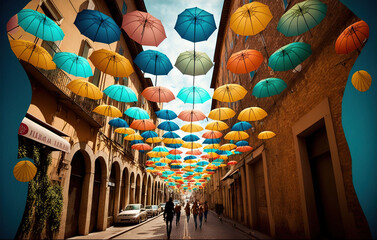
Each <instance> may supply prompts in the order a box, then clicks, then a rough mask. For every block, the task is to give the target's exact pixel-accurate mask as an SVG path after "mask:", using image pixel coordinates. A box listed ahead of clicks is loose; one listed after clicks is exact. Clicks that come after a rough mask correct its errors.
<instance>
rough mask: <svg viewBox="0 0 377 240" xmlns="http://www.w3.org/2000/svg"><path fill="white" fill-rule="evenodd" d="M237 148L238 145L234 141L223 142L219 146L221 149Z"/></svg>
mask: <svg viewBox="0 0 377 240" xmlns="http://www.w3.org/2000/svg"><path fill="white" fill-rule="evenodd" d="M235 148H237V145H235V144H232V143H227V144H223V145H221V146H220V147H219V150H222V151H230V150H233V149H235Z"/></svg>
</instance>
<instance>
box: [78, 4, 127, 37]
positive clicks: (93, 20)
mask: <svg viewBox="0 0 377 240" xmlns="http://www.w3.org/2000/svg"><path fill="white" fill-rule="evenodd" d="M74 24H75V25H76V27H77V28H78V29H79V31H80V33H81V34H82V35H84V36H86V37H88V38H90V39H91V40H92V41H94V42H101V43H107V44H110V43H113V42H115V41H119V39H120V29H119V27H118V25H117V24H116V23H115V22H114V20H113V19H112V18H110V17H109V16H107V15H105V14H103V13H101V12H99V11H96V10H89V9H84V10H82V11H81V12H79V13H78V14H77V16H76V19H75V21H74Z"/></svg>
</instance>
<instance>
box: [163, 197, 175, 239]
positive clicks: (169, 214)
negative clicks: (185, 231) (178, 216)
mask: <svg viewBox="0 0 377 240" xmlns="http://www.w3.org/2000/svg"><path fill="white" fill-rule="evenodd" d="M173 217H174V203H173V198H172V197H170V198H169V201H167V202H166V204H165V210H164V221H166V232H167V234H168V239H170V233H171V229H172V222H173ZM169 222H170V227H169Z"/></svg>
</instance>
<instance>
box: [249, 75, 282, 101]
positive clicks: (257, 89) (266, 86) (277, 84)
mask: <svg viewBox="0 0 377 240" xmlns="http://www.w3.org/2000/svg"><path fill="white" fill-rule="evenodd" d="M286 87H287V84H286V83H285V82H284V81H283V80H282V79H280V78H266V79H263V80H261V81H259V82H258V83H257V84H255V86H254V88H253V93H252V94H253V96H255V97H257V98H263V97H271V96H274V95H277V94H279V93H281V92H282V91H283V90H284V89H285V88H286Z"/></svg>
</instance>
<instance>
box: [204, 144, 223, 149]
mask: <svg viewBox="0 0 377 240" xmlns="http://www.w3.org/2000/svg"><path fill="white" fill-rule="evenodd" d="M219 147H220V144H217V143H216V144H209V145H207V146H205V147H204V148H203V149H219Z"/></svg>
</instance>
